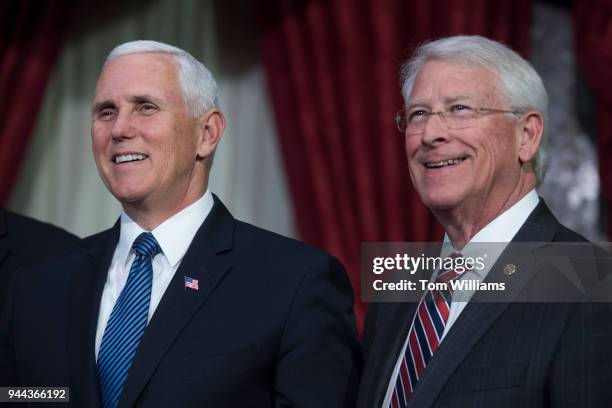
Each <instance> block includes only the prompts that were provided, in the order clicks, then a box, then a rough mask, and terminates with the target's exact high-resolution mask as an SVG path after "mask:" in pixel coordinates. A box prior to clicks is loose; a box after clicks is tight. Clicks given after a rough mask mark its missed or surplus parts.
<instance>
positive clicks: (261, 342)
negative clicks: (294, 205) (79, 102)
mask: <svg viewBox="0 0 612 408" xmlns="http://www.w3.org/2000/svg"><path fill="white" fill-rule="evenodd" d="M118 236H119V224H118V223H117V224H116V225H115V227H114V228H112V229H111V230H108V231H106V232H102V233H100V234H98V235H95V236H92V237H90V238H87V239H85V240H84V241H83V243H82V245H81V246H82V250H80V251H77V252H75V253H74V254H70V255H69V256H67V257H64V258H61V259H57V260H54V261H52V262H49V263H46V264H44V265H41V266H36V267H31V268H28V269H25V270H24V271H23V273H20V274H19V275H18V277H17V279H16V280H15V281H14V282H13V287H12V293H11V294H12V297H11V303H10V304H9V307H7V310H6V311H5V314H4V316H3V318H2V321H1V322H0V336H1V337H0V367H2V368H1V369H0V370H1V373H0V385H2V386H5V385H8V384H23V385H32V386H34V385H39V386H42V385H46V386H52V385H56V386H59V385H64V386H69V387H70V393H71V395H70V397H71V402H72V405H73V406H79V407H97V406H99V405H100V402H99V397H98V391H97V383H96V369H95V365H96V363H95V357H94V340H95V332H96V325H97V318H98V312H99V305H100V298H101V294H102V290H103V286H104V283H105V280H106V276H107V272H108V268H109V264H110V261H111V258H112V256H113V253H114V250H115V246H116V243H117V240H118ZM184 276H190V277H192V278H194V279H198V281H199V290H192V289H186V288H185V285H184ZM352 305H353V295H352V289H351V286H350V282H349V280H348V277H347V274H346V272H345V270H344V269H343V267H342V265H341V264H340V263H339V262H338V261H337V260H336V259H335V258H332V257H330V256H329V255H327V254H325V253H323V252H321V251H319V250H316V249H314V248H311V247H308V246H306V245H304V244H302V243H299V242H297V241H294V240H291V239H288V238H285V237H281V236H279V235H276V234H273V233H271V232H267V231H264V230H261V229H259V228H256V227H254V226H252V225H249V224H245V223H243V222H240V221H237V220H235V219H234V218H233V217H232V216H231V215H230V213H229V212H228V211H227V210H226V209H225V207H224V206H223V205H222V204H221V203H220V202H219V200H218V199H217V198H216V197H215V204H214V206H213V209H212V210H211V213H210V214H209V216H208V217H207V219H206V221H205V222H204V224H203V225H202V227H201V228H200V229H199V231H198V232H197V234H196V236H195V238H194V240H193V242H192V243H191V246H190V247H189V249H188V251H187V253H186V255H185V257H184V258H183V260H182V262H181V264H180V266H179V268H178V270H177V272H176V274H175V276H174V277H173V279H172V281H171V283H170V285H169V286H168V289H167V290H166V292H165V294H164V296H163V298H162V300H161V302H160V304H159V306H158V307H157V309H156V311H155V314H154V315H153V317H152V319H151V321H150V322H149V325H148V327H147V329H146V330H145V333H144V335H143V337H142V339H141V341H140V344H139V346H138V350H137V353H136V356H135V358H134V361H133V365H132V367H131V369H130V372H129V375H128V378H127V380H126V384H125V388H124V391H123V393H122V395H121V398H120V401H119V406H120V407H131V406H144V407H152V406H159V407H172V406H176V407H200V406H207V407H289V406H291V407H342V406H347V405H350V404H351V402H350V399H351V398H352V399H353V403H354V398H355V394H356V389H357V385H358V381H359V379H358V376H359V371H360V358H361V355H360V353H359V349H358V341H357V338H356V329H355V322H354V316H353V312H352ZM41 339H44V340H41Z"/></svg>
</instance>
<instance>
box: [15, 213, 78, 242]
mask: <svg viewBox="0 0 612 408" xmlns="http://www.w3.org/2000/svg"><path fill="white" fill-rule="evenodd" d="M5 215H6V224H7V230H8V231H9V232H10V233H11V234H19V235H24V236H26V235H27V236H28V237H29V239H32V235H36V236H39V237H52V238H53V239H56V240H57V239H59V240H62V241H66V242H70V243H76V242H78V241H79V237H77V236H76V235H74V234H72V233H70V232H68V231H66V230H65V229H63V228H60V227H58V226H55V225H53V224H50V223H48V222H43V221H38V220H35V219H33V218H30V217H26V216H24V215H20V214H17V213H14V212H12V211H8V210H6V212H5Z"/></svg>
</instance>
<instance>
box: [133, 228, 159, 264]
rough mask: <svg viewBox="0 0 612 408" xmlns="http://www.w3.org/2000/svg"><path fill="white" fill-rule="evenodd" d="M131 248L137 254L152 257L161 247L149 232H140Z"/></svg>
mask: <svg viewBox="0 0 612 408" xmlns="http://www.w3.org/2000/svg"><path fill="white" fill-rule="evenodd" d="M132 249H134V252H136V253H137V254H138V255H145V256H146V257H149V258H153V257H154V256H155V255H157V254H159V253H160V252H161V248H160V246H159V244H158V243H157V240H156V239H155V237H154V236H153V234H151V233H150V232H143V233H142V234H140V235H139V236H138V237H137V238H136V239H135V240H134V244H133V245H132Z"/></svg>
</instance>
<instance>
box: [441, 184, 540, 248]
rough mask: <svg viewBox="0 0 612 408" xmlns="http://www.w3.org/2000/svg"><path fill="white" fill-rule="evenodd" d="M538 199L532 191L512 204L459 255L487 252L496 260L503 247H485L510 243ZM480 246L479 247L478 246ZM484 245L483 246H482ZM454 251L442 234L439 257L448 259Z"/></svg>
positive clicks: (478, 233) (535, 205) (475, 236)
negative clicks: (442, 240) (493, 243)
mask: <svg viewBox="0 0 612 408" xmlns="http://www.w3.org/2000/svg"><path fill="white" fill-rule="evenodd" d="M539 202H540V198H539V197H538V193H536V190H535V189H533V190H531V191H530V192H529V193H527V194H526V195H525V196H524V197H523V198H521V199H520V200H519V201H517V202H516V203H514V205H512V207H510V208H508V209H507V210H506V211H504V212H503V213H501V214H500V215H498V216H497V217H496V218H495V219H493V221H491V222H490V223H488V224H487V225H486V226H485V227H484V228H483V229H481V230H480V231H478V232H477V233H476V235H474V236H473V237H472V239H471V240H470V241H469V242H468V243H467V244H466V245H465V247H464V248H463V250H462V251H461V254H462V255H463V256H464V257H465V256H474V255H478V254H480V253H481V252H483V251H485V252H488V253H489V255H490V259H497V257H499V255H500V254H501V252H502V251H503V250H504V249H505V245H503V246H501V245H493V246H491V245H487V244H488V243H492V242H495V243H507V242H510V241H512V239H513V238H514V236H515V235H516V234H517V232H518V231H519V230H520V229H521V227H522V226H523V224H524V223H525V221H527V218H528V217H529V215H530V214H531V213H532V212H533V210H534V209H535V208H536V207H537V206H538V203H539ZM479 244H481V245H479ZM482 244H484V245H482ZM453 251H454V249H453V246H452V244H451V242H450V239H449V237H448V235H447V234H444V242H443V245H442V250H441V251H440V256H441V257H442V258H446V257H448V256H449V255H450V254H451V253H452V252H453Z"/></svg>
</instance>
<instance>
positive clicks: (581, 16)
mask: <svg viewBox="0 0 612 408" xmlns="http://www.w3.org/2000/svg"><path fill="white" fill-rule="evenodd" d="M574 22H575V26H574V33H575V37H576V53H577V57H578V63H579V64H580V67H581V68H582V71H583V72H584V74H585V75H586V79H587V81H588V82H589V84H590V85H591V89H592V90H593V92H594V94H595V99H596V104H597V154H598V158H599V175H600V179H601V189H602V195H603V197H604V200H605V202H606V203H607V208H608V216H607V218H608V232H609V233H610V234H612V160H611V159H610V158H611V157H612V0H593V1H588V2H587V1H576V2H575V8H574Z"/></svg>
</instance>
